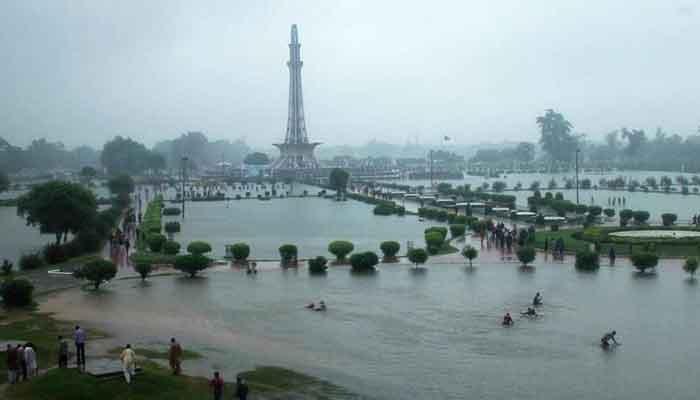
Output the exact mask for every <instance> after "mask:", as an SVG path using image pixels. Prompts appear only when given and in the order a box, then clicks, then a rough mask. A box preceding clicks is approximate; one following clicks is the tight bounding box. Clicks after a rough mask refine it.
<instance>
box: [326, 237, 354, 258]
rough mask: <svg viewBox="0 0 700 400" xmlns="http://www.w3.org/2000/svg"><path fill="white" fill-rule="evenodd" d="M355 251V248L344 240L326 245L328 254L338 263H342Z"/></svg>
mask: <svg viewBox="0 0 700 400" xmlns="http://www.w3.org/2000/svg"><path fill="white" fill-rule="evenodd" d="M354 249H355V246H354V245H353V244H352V243H350V242H348V241H345V240H335V241H333V242H330V243H329V244H328V252H329V253H331V254H333V255H334V256H335V257H336V260H337V262H338V263H341V262H344V261H345V257H346V256H347V255H348V254H350V253H351V252H352V251H353V250H354Z"/></svg>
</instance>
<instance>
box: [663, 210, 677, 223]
mask: <svg viewBox="0 0 700 400" xmlns="http://www.w3.org/2000/svg"><path fill="white" fill-rule="evenodd" d="M677 219H678V215H676V214H671V213H664V214H661V221H662V222H663V224H664V226H671V225H673V224H675V223H676V220H677Z"/></svg>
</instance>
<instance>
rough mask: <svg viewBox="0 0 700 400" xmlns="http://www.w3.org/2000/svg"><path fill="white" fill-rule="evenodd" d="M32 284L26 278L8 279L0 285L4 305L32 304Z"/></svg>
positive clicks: (19, 305) (22, 305)
mask: <svg viewBox="0 0 700 400" xmlns="http://www.w3.org/2000/svg"><path fill="white" fill-rule="evenodd" d="M33 292H34V285H32V283H31V282H29V281H28V280H27V279H23V278H20V279H8V280H5V281H4V282H3V283H2V285H0V294H1V295H2V300H3V302H4V303H5V306H8V307H24V306H28V305H31V304H32V293H33Z"/></svg>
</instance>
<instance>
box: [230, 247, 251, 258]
mask: <svg viewBox="0 0 700 400" xmlns="http://www.w3.org/2000/svg"><path fill="white" fill-rule="evenodd" d="M229 249H230V250H231V257H233V260H234V261H235V262H237V263H242V262H243V261H245V260H246V259H247V258H248V256H249V255H250V246H248V245H247V244H245V243H235V244H232V245H231V247H230V248H229Z"/></svg>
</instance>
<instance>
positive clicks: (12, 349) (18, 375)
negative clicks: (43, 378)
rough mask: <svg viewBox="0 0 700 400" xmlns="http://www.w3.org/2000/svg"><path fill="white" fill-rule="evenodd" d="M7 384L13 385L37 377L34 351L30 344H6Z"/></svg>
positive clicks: (37, 370) (37, 369)
mask: <svg viewBox="0 0 700 400" xmlns="http://www.w3.org/2000/svg"><path fill="white" fill-rule="evenodd" d="M6 357H7V382H8V383H10V384H15V383H18V382H20V381H27V380H29V379H30V378H31V377H33V376H37V375H39V367H38V364H37V358H36V350H35V347H34V345H33V344H32V343H25V344H18V345H17V346H12V345H11V344H9V343H8V344H7V354H6Z"/></svg>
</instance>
